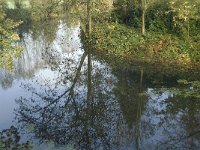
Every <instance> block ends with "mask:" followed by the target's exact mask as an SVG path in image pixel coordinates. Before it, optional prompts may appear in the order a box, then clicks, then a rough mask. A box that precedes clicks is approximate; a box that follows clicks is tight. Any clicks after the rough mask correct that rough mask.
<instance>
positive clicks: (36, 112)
mask: <svg viewBox="0 0 200 150" xmlns="http://www.w3.org/2000/svg"><path fill="white" fill-rule="evenodd" d="M87 56H88V69H86V68H87V66H84V61H85V59H86V57H87ZM64 63H65V62H64ZM91 64H92V62H91V54H88V53H86V52H84V53H83V55H82V57H81V58H80V62H79V65H78V67H75V68H74V67H71V68H69V66H64V65H60V68H59V67H58V70H59V77H58V78H57V80H56V81H55V84H54V85H51V82H47V83H46V84H45V85H44V86H43V85H42V83H39V84H40V85H41V88H40V89H36V88H34V87H33V86H31V85H24V88H25V89H26V90H28V91H30V92H31V93H32V94H31V97H29V98H24V97H21V98H19V99H17V103H18V104H19V109H18V110H17V118H18V121H19V122H20V123H21V125H22V126H23V127H27V128H29V130H30V129H31V130H30V132H34V134H35V136H36V137H38V138H40V139H41V140H49V141H54V142H56V143H58V144H72V145H74V147H76V148H81V149H95V148H99V147H102V148H104V149H109V148H110V147H111V134H112V133H110V131H111V128H114V126H115V125H114V124H113V121H112V120H114V119H115V118H113V117H114V116H113V112H112V109H114V106H112V105H110V104H109V103H112V100H111V101H106V99H107V97H108V95H109V96H112V93H111V92H110V88H111V87H110V86H112V81H111V79H109V78H107V79H106V80H105V81H108V80H110V83H109V84H111V85H104V84H101V83H100V82H101V81H100V80H102V74H101V73H100V72H99V71H100V70H98V69H97V70H95V73H94V72H93V71H92V68H91V67H92V65H91ZM62 67H65V68H62ZM61 68H62V69H61ZM75 69H76V71H75ZM74 72H75V74H74ZM84 74H86V76H84ZM92 76H93V78H92ZM113 82H114V81H113ZM93 85H95V86H93ZM87 87H88V88H87ZM63 89H65V90H64V91H63ZM102 91H103V92H102ZM111 99H112V98H111ZM108 108H110V109H108ZM116 108H117V107H116ZM115 115H116V114H115Z"/></svg>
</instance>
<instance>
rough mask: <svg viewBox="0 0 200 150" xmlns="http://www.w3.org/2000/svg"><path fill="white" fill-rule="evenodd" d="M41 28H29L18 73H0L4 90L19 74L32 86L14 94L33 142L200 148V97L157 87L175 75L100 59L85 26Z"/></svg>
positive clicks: (57, 24)
mask: <svg viewBox="0 0 200 150" xmlns="http://www.w3.org/2000/svg"><path fill="white" fill-rule="evenodd" d="M51 25H52V26H54V27H52V29H51V27H50V26H51ZM33 29H34V28H33ZM35 29H37V27H35ZM45 30H46V31H48V32H49V31H52V32H53V33H50V34H49V33H48V32H46V31H45ZM38 31H40V32H41V34H39V32H38V33H34V32H35V31H34V30H33V31H31V32H30V33H25V34H23V41H22V42H21V45H22V46H23V47H24V48H25V51H24V54H23V55H22V57H21V59H18V60H16V66H15V68H16V69H15V70H14V72H13V74H7V73H6V72H3V71H1V72H0V73H1V74H0V75H1V78H0V81H1V86H2V87H4V89H5V90H6V89H7V88H13V87H14V86H13V83H16V80H22V81H23V82H20V85H21V87H22V88H23V89H24V90H25V91H26V92H25V93H23V94H21V93H20V97H19V96H16V97H15V98H14V99H16V103H17V104H16V107H15V108H16V109H15V113H16V116H15V117H16V122H17V126H18V128H19V129H21V130H20V132H22V131H23V132H25V134H26V136H28V139H29V140H30V141H31V144H32V143H34V142H39V143H48V142H50V143H55V144H57V145H64V146H68V145H72V147H73V148H75V149H189V148H190V149H198V148H200V132H199V130H200V128H199V125H200V103H199V102H200V101H199V100H198V99H194V98H191V99H190V98H184V97H182V96H175V95H173V94H172V93H170V92H167V91H164V92H163V91H162V92H161V93H158V92H157V91H156V90H155V87H161V86H166V85H167V86H176V85H175V84H176V82H175V80H176V77H174V76H172V77H170V76H168V77H167V78H166V77H165V76H162V75H157V74H156V75H154V74H153V73H151V74H149V72H148V71H147V70H146V69H144V68H142V67H137V69H133V70H134V71H130V70H129V69H123V68H121V67H118V66H117V65H116V64H117V63H116V64H115V65H113V64H112V65H110V64H109V63H105V61H103V60H101V61H99V60H97V59H96V56H95V54H94V53H92V54H91V51H92V50H89V49H85V50H83V49H82V48H81V47H82V45H81V42H80V39H79V32H80V29H79V24H78V25H77V26H75V27H74V26H71V27H69V26H68V25H67V24H65V22H64V21H58V22H54V23H49V27H48V29H41V30H38ZM48 34H49V35H48ZM51 34H52V35H51ZM115 61H116V62H117V60H115ZM109 65H110V66H111V67H109ZM112 66H114V67H112ZM155 81H157V82H155ZM38 140H39V141H38Z"/></svg>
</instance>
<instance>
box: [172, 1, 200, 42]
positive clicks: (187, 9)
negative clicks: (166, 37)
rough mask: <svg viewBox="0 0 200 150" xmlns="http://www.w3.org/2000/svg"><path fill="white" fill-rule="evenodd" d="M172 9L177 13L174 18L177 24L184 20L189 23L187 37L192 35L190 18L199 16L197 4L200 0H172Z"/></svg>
mask: <svg viewBox="0 0 200 150" xmlns="http://www.w3.org/2000/svg"><path fill="white" fill-rule="evenodd" d="M169 3H170V6H171V11H173V12H174V13H175V14H176V15H175V16H174V18H173V20H174V22H175V25H177V24H180V22H184V23H186V24H187V38H188V39H189V36H190V20H192V19H196V18H198V14H197V5H198V4H200V2H199V0H170V1H169Z"/></svg>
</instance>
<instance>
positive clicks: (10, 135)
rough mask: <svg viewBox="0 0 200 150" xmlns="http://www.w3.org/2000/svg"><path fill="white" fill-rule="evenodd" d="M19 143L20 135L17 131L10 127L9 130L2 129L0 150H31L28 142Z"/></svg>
mask: <svg viewBox="0 0 200 150" xmlns="http://www.w3.org/2000/svg"><path fill="white" fill-rule="evenodd" d="M19 142H20V135H19V132H18V129H17V128H16V127H14V126H11V127H10V128H9V129H4V130H3V131H1V132H0V150H4V149H5V150H9V149H20V150H23V149H26V150H29V149H31V146H30V144H29V141H27V142H25V143H19Z"/></svg>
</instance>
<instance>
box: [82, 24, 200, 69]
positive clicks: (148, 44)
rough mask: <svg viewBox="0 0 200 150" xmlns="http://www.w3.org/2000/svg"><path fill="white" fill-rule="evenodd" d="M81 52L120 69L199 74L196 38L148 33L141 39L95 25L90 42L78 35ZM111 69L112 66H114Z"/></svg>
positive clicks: (131, 33) (113, 26) (122, 28)
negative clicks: (188, 38) (86, 52)
mask: <svg viewBox="0 0 200 150" xmlns="http://www.w3.org/2000/svg"><path fill="white" fill-rule="evenodd" d="M81 37H82V38H81V39H82V43H83V45H84V47H85V49H87V48H90V49H92V51H93V52H95V53H98V55H99V56H98V57H101V58H106V59H107V60H108V61H109V60H110V61H114V62H116V60H117V62H118V63H117V64H118V65H119V64H120V65H119V66H121V67H122V68H131V67H133V66H139V67H141V68H145V69H152V68H154V69H155V68H156V69H157V70H158V71H159V72H161V71H162V72H163V73H166V72H167V73H174V71H175V70H176V71H177V72H179V73H183V72H190V73H191V72H195V73H197V72H200V69H199V68H200V62H199V58H200V54H199V52H198V51H200V50H198V49H199V48H200V44H199V43H198V42H197V41H198V38H199V37H191V39H190V40H188V41H187V40H184V39H181V38H180V37H177V36H175V35H173V34H169V33H158V32H149V33H147V34H146V35H145V36H143V35H141V33H139V32H138V31H137V30H134V29H133V28H131V27H127V26H125V25H121V24H116V23H101V24H95V26H94V27H93V30H92V34H91V38H90V39H89V38H87V37H86V36H84V32H83V33H81ZM118 65H116V64H115V65H113V66H118Z"/></svg>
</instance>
